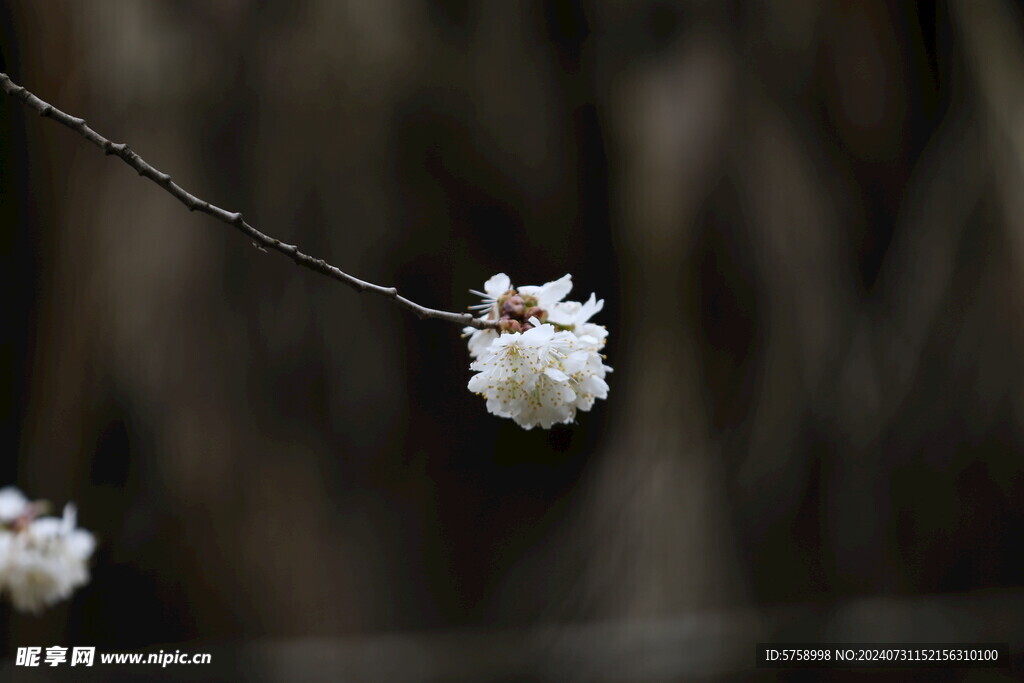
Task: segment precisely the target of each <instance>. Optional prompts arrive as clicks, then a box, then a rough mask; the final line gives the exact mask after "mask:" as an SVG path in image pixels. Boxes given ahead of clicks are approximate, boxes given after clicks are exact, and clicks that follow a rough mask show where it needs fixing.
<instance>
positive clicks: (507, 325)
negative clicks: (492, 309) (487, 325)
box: [498, 318, 522, 332]
mask: <svg viewBox="0 0 1024 683" xmlns="http://www.w3.org/2000/svg"><path fill="white" fill-rule="evenodd" d="M498 329H499V330H501V331H502V332H521V331H522V325H520V324H519V321H518V320H512V319H511V318H502V319H501V320H499V321H498Z"/></svg>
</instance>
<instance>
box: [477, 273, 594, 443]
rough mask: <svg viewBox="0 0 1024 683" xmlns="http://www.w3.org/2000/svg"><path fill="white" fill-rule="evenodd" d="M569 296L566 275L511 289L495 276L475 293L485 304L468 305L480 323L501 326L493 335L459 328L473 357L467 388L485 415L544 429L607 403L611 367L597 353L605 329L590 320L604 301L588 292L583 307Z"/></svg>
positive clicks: (569, 280)
mask: <svg viewBox="0 0 1024 683" xmlns="http://www.w3.org/2000/svg"><path fill="white" fill-rule="evenodd" d="M571 290H572V276H571V275H565V276H563V277H561V278H559V279H557V280H552V281H551V282H547V283H545V284H543V285H540V286H535V285H526V286H522V287H518V288H515V289H513V288H512V282H511V280H510V279H509V277H508V276H507V275H505V274H504V273H499V274H498V275H495V276H494V277H492V278H491V279H490V280H488V281H487V282H486V283H485V284H484V292H474V293H475V294H477V295H478V296H480V297H482V298H483V300H484V302H483V303H482V304H478V305H477V306H475V307H474V308H477V309H480V310H483V311H484V314H483V316H482V317H481V320H492V321H496V322H498V323H499V328H498V329H490V328H489V329H484V330H477V329H474V328H472V327H467V328H466V330H465V332H466V333H467V334H470V338H469V353H470V356H472V357H473V358H474V359H475V360H474V361H473V362H472V363H471V364H470V366H469V367H470V369H471V370H473V371H475V372H476V374H475V375H473V377H472V378H471V379H470V380H469V385H468V386H469V390H470V391H473V392H475V393H477V394H480V395H481V396H483V397H484V398H486V399H487V410H488V411H489V412H491V413H493V414H494V415H498V416H499V417H507V418H511V419H513V420H515V421H516V423H517V424H519V425H520V426H522V427H524V428H525V429H532V428H534V427H538V426H539V427H543V428H544V429H550V428H551V426H552V425H555V424H560V423H565V422H572V421H573V420H574V419H575V418H576V411H577V410H584V411H586V410H590V409H591V408H592V407H593V405H594V401H595V400H597V399H599V398H607V396H608V384H607V382H605V376H606V374H607V373H609V372H611V368H610V367H608V366H607V365H605V364H604V357H603V356H602V355H601V349H602V347H604V343H605V338H606V337H607V336H608V331H607V330H606V329H605V328H604V327H603V326H601V325H596V324H594V323H591V322H590V319H591V318H592V317H593V316H594V315H596V314H597V313H599V312H600V311H601V309H602V308H603V307H604V301H603V300H598V298H597V296H596V295H594V294H591V295H590V299H588V300H587V302H586V303H580V302H579V301H563V300H562V299H564V298H565V296H566V295H567V294H568V293H569V292H570V291H571Z"/></svg>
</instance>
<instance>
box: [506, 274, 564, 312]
mask: <svg viewBox="0 0 1024 683" xmlns="http://www.w3.org/2000/svg"><path fill="white" fill-rule="evenodd" d="M571 291H572V275H568V274H566V275H563V276H562V277H560V278H558V279H557V280H552V281H551V282H545V283H544V284H542V285H540V286H539V287H537V286H535V285H526V286H524V287H520V288H519V289H518V292H519V293H520V294H521V295H522V296H524V297H526V296H530V297H533V298H535V299H537V306H539V307H540V308H543V309H545V310H546V309H550V308H551V307H552V306H554V305H555V304H556V303H558V302H559V301H561V300H562V299H564V298H565V295H566V294H568V293H569V292H571Z"/></svg>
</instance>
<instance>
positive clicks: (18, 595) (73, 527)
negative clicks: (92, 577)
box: [0, 487, 96, 613]
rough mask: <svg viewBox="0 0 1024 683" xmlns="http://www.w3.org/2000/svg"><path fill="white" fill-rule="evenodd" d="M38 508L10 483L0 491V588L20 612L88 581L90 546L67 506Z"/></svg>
mask: <svg viewBox="0 0 1024 683" xmlns="http://www.w3.org/2000/svg"><path fill="white" fill-rule="evenodd" d="M18 505H20V509H19V507H18ZM43 508H44V506H43V505H41V504H38V503H31V502H29V501H28V499H27V498H25V496H24V495H23V494H22V493H21V492H20V491H18V489H16V488H13V487H7V488H5V489H2V490H0V524H2V527H0V593H2V594H4V595H5V596H7V597H8V598H9V599H10V601H11V603H12V604H13V605H14V607H15V608H16V609H18V610H20V611H23V612H33V613H39V612H41V611H42V610H43V609H44V608H46V607H49V606H50V605H53V604H54V603H56V602H59V601H61V600H65V599H67V598H68V597H70V596H71V594H72V593H73V592H74V590H75V589H76V588H79V587H80V586H83V585H85V584H86V583H88V582H89V567H88V561H89V558H90V557H91V556H92V553H93V550H94V549H95V547H96V541H95V539H94V538H93V535H92V534H91V533H89V532H88V531H85V530H84V529H79V528H77V521H76V511H75V507H74V506H73V505H71V504H68V505H66V506H65V507H64V514H63V515H62V516H61V517H59V518H58V517H36V516H35V515H36V514H37V513H38V511H40V510H42V509H43Z"/></svg>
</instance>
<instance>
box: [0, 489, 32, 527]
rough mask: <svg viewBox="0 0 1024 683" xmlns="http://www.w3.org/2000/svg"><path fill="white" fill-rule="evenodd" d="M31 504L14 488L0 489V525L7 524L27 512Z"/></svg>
mask: <svg viewBox="0 0 1024 683" xmlns="http://www.w3.org/2000/svg"><path fill="white" fill-rule="evenodd" d="M31 505H32V504H31V503H30V502H29V500H28V498H26V497H25V494H23V493H22V492H21V491H19V490H18V489H17V488H15V487H14V486H5V487H4V488H2V489H0V524H9V523H10V522H13V521H14V520H16V519H17V518H19V517H21V516H22V515H24V514H25V513H27V512H29V510H30V508H31Z"/></svg>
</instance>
